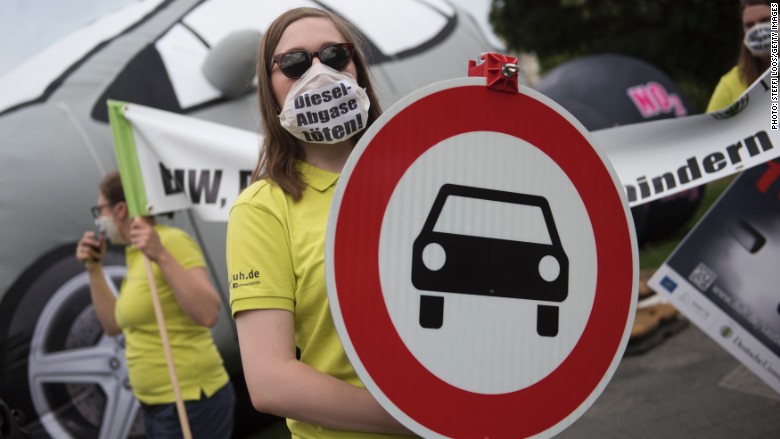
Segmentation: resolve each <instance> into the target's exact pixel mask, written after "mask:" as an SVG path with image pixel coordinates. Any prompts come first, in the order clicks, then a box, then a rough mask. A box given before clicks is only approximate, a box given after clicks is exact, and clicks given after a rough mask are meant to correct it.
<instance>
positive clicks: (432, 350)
mask: <svg viewBox="0 0 780 439" xmlns="http://www.w3.org/2000/svg"><path fill="white" fill-rule="evenodd" d="M518 164H522V167H520V168H518ZM445 184H457V185H463V186H468V187H475V188H485V189H490V190H500V191H506V192H512V193H522V194H530V195H537V196H542V197H544V198H545V199H547V201H548V202H549V205H550V210H551V214H552V217H553V219H554V223H555V226H556V228H557V232H558V235H559V236H560V243H561V246H562V248H563V252H564V253H565V254H566V255H567V257H568V260H569V266H570V267H574V268H576V270H575V269H573V270H569V282H568V285H567V288H568V294H567V296H566V299H565V300H564V301H562V302H560V303H556V302H545V301H539V300H528V299H523V298H512V297H486V296H484V295H475V294H468V293H466V294H452V293H448V292H431V291H425V290H419V289H417V288H415V286H414V285H413V283H412V262H411V261H412V254H413V244H414V242H415V239H416V238H417V236H418V235H419V234H420V233H421V231H422V230H423V228H424V226H425V223H426V219H427V218H428V216H429V213H430V210H431V207H432V206H433V204H434V200H435V199H436V196H437V194H438V192H439V188H441V187H442V186H444V185H445ZM382 224H383V226H382V234H381V239H380V245H379V272H380V277H381V281H382V292H383V294H384V300H385V302H386V303H387V309H388V312H389V313H390V318H391V319H392V321H393V324H394V326H395V329H396V330H397V331H398V333H399V335H400V336H401V339H402V340H403V342H404V344H405V345H406V346H407V347H408V348H409V350H410V351H411V352H412V354H413V355H414V357H415V358H416V359H417V360H418V361H420V363H422V364H423V366H425V367H426V368H427V369H428V370H430V371H431V372H432V373H434V374H435V375H436V376H438V377H439V378H441V379H443V380H444V381H446V382H448V383H449V384H452V385H453V386H455V387H458V388H460V389H463V390H467V391H471V392H478V393H486V394H500V393H507V392H512V391H516V390H520V389H523V388H525V387H527V386H529V385H531V384H534V383H535V382H537V381H539V380H540V379H542V378H544V377H545V376H546V375H547V374H549V373H550V372H551V371H552V370H554V369H555V368H556V367H557V366H559V365H560V363H561V362H562V361H563V360H564V359H565V358H566V356H567V355H568V353H569V352H571V350H572V348H573V347H574V345H575V344H576V342H577V341H578V340H579V338H580V335H581V334H582V332H583V330H584V328H585V324H586V323H587V318H588V316H589V314H590V313H589V310H590V309H591V307H592V305H593V299H594V293H595V284H596V279H595V278H596V266H595V262H596V244H595V241H594V237H593V230H592V228H591V225H590V221H589V219H588V214H587V211H586V210H585V206H584V205H583V203H582V200H581V199H580V197H579V195H578V193H577V189H576V188H575V187H574V186H573V185H572V183H571V181H569V179H568V178H567V177H566V174H565V173H564V172H563V171H562V170H561V168H560V167H559V166H558V165H557V164H556V163H555V162H554V161H553V160H551V159H550V157H548V156H547V155H546V154H544V153H543V152H541V151H540V150H539V149H538V148H536V147H534V146H533V145H530V144H528V143H527V142H525V141H524V140H522V139H518V138H516V137H512V136H509V135H506V134H502V133H496V132H471V133H465V134H461V135H458V136H455V137H451V138H449V139H446V140H444V141H442V142H441V143H439V144H437V145H435V146H434V147H432V148H430V149H429V150H428V151H427V152H425V153H424V154H422V155H421V156H420V157H419V158H418V159H417V160H416V161H415V162H414V164H413V165H412V166H411V167H410V168H409V169H408V170H407V172H406V173H405V174H404V176H403V177H402V178H401V180H400V181H399V183H398V185H397V186H396V189H395V191H394V192H393V195H392V197H391V198H390V203H389V204H388V206H387V211H386V212H385V215H384V220H383V222H382ZM434 231H435V232H436V231H440V232H441V233H447V234H450V235H456V236H467V237H468V236H474V237H477V238H487V240H490V239H500V240H502V241H506V242H509V243H511V245H512V246H513V247H514V249H515V251H516V252H517V253H518V255H516V257H515V260H516V261H517V263H520V262H521V259H522V258H521V257H520V256H521V254H522V253H528V252H529V250H528V249H527V247H528V246H529V244H530V245H534V244H536V245H539V244H544V243H547V244H549V245H551V244H552V242H551V241H550V231H549V230H547V228H546V224H545V221H544V217H543V212H542V211H541V209H539V208H538V207H536V208H530V207H529V206H528V205H523V204H513V203H505V202H496V201H488V200H483V199H477V198H468V197H456V196H450V197H449V198H448V199H447V202H446V203H445V205H444V208H443V209H442V211H441V213H440V214H439V217H438V220H437V222H436V224H435V226H434ZM404 256H405V257H404ZM474 256H475V257H479V255H474ZM453 257H456V256H453ZM445 259H446V258H445ZM539 262H540V261H539V260H535V261H531V262H530V263H532V264H533V265H534V266H533V267H531V268H532V270H531V271H533V272H536V273H537V276H540V275H539V274H538V271H539V270H538V265H539ZM444 263H445V264H446V261H445V262H444ZM426 265H427V264H426ZM477 265H478V262H476V261H475V262H474V263H473V266H472V267H473V271H472V272H465V273H461V276H480V275H483V276H485V275H487V274H488V273H480V272H479V267H477ZM519 268H520V267H518V269H519ZM518 273H519V271H518ZM508 275H509V276H512V274H511V273H509V274H508ZM514 281H515V282H516V283H517V285H518V289H520V286H521V285H523V284H530V283H531V282H530V281H529V279H523V278H522V277H521V276H517V277H515V279H514ZM489 282H490V281H489V280H487V279H486V284H487V283H489ZM424 294H429V295H435V296H437V297H442V298H443V299H444V315H443V323H444V324H443V325H442V326H441V327H440V328H435V329H433V328H424V327H422V326H421V325H420V323H419V313H420V296H421V295H424ZM540 304H543V305H553V306H558V308H559V326H560V327H559V331H558V334H557V335H556V336H554V337H542V336H539V335H538V334H537V331H536V320H537V306H538V305H540Z"/></svg>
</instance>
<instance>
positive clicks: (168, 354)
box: [143, 255, 192, 439]
mask: <svg viewBox="0 0 780 439" xmlns="http://www.w3.org/2000/svg"><path fill="white" fill-rule="evenodd" d="M143 258H144V266H145V267H146V277H147V278H148V279H149V289H150V291H151V296H152V305H154V316H155V318H156V319H157V327H158V328H159V329H160V339H161V340H162V346H163V351H164V352H165V361H166V362H167V363H168V375H170V377H171V385H172V386H173V394H174V396H175V398H176V411H177V412H178V414H179V423H180V424H181V431H182V434H183V435H184V439H192V432H191V431H190V422H189V419H188V418H187V411H186V410H185V409H184V399H182V396H181V388H180V387H179V377H178V376H177V375H176V367H175V366H174V364H173V351H171V343H170V340H169V339H168V329H167V328H166V326H165V317H164V316H163V312H162V305H161V304H160V294H159V293H158V292H157V283H156V282H155V281H154V272H153V271H152V263H151V262H150V261H149V258H148V257H146V255H143Z"/></svg>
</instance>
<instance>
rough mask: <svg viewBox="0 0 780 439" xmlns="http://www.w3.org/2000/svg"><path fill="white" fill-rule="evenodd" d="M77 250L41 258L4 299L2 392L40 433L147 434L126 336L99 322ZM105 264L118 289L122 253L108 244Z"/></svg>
mask: <svg viewBox="0 0 780 439" xmlns="http://www.w3.org/2000/svg"><path fill="white" fill-rule="evenodd" d="M73 249H74V247H73V246H72V245H71V246H65V247H63V248H60V249H58V250H56V251H54V252H52V253H50V254H48V255H47V256H45V257H43V258H41V260H40V261H39V262H38V263H36V264H34V266H33V267H32V268H30V269H29V270H27V271H26V272H25V274H24V275H23V276H22V277H21V278H20V280H19V281H18V282H17V283H16V284H14V286H13V287H11V289H10V291H9V292H8V294H6V297H5V298H4V300H3V302H2V303H0V396H2V398H3V399H4V400H5V401H6V403H7V404H8V405H9V406H10V407H14V408H17V409H21V410H22V411H23V412H24V414H25V415H26V417H27V420H28V421H30V422H31V423H30V424H28V425H27V428H28V429H29V430H30V432H31V433H33V434H34V435H35V437H38V436H39V435H48V436H51V437H54V438H57V439H60V438H79V439H81V438H128V437H139V438H140V437H143V421H142V417H141V416H140V415H139V410H138V409H139V404H138V402H137V401H136V399H135V398H134V396H133V394H132V390H131V389H130V385H129V381H128V378H127V368H126V365H125V354H124V338H123V337H122V336H121V335H120V336H118V337H108V336H106V335H105V333H104V332H103V330H102V328H101V327H100V324H99V322H98V320H97V316H96V315H95V313H94V311H93V309H92V303H91V300H90V295H89V283H88V279H87V275H86V273H85V271H84V269H83V267H81V266H80V265H79V264H78V262H77V261H76V260H75V258H74V257H73V254H74V250H73ZM103 265H104V271H105V274H106V277H107V278H108V281H109V285H111V286H112V288H113V289H114V290H115V293H116V290H117V289H118V288H119V285H120V282H121V281H122V279H123V278H124V276H125V273H126V267H125V266H124V255H123V254H122V252H121V251H117V249H110V251H109V252H108V253H107V255H106V258H105V260H104V264H103Z"/></svg>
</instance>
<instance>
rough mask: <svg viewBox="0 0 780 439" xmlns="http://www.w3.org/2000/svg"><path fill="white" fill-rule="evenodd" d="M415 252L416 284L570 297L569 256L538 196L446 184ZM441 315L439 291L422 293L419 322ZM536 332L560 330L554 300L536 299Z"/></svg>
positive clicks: (436, 322)
mask: <svg viewBox="0 0 780 439" xmlns="http://www.w3.org/2000/svg"><path fill="white" fill-rule="evenodd" d="M412 253H413V255H412V284H413V285H414V287H415V288H417V289H419V290H423V291H435V292H442V293H461V294H472V295H479V296H491V297H509V298H515V299H527V300H536V301H543V302H558V303H559V302H562V301H563V300H565V299H566V297H567V295H568V286H569V260H568V258H567V257H566V254H565V253H564V251H563V247H562V246H561V242H560V239H559V237H558V232H557V230H556V228H555V223H554V221H553V217H552V212H551V211H550V206H549V203H548V202H547V199H546V198H544V197H541V196H536V195H528V194H521V193H514V192H506V191H499V190H493V189H484V188H478V187H469V186H460V185H455V184H445V185H443V186H442V187H441V188H440V189H439V193H438V195H437V196H436V200H435V201H434V203H433V207H432V208H431V211H430V213H429V214H428V218H427V220H426V221H425V225H424V226H423V229H422V231H421V232H420V234H419V235H418V236H417V239H415V241H414V244H413V247H412ZM443 320H444V297H442V296H437V295H430V294H423V295H422V296H421V299H420V325H421V326H422V327H424V328H441V327H442V325H443ZM536 330H537V333H538V334H539V335H541V336H546V337H554V336H556V335H557V334H558V306H557V305H547V304H540V305H538V312H537V325H536Z"/></svg>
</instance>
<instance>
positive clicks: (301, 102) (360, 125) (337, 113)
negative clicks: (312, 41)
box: [279, 63, 371, 143]
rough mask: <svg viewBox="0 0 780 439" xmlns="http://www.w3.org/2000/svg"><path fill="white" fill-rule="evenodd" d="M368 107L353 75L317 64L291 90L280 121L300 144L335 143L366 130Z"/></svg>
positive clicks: (364, 95) (365, 98)
mask: <svg viewBox="0 0 780 439" xmlns="http://www.w3.org/2000/svg"><path fill="white" fill-rule="evenodd" d="M370 105H371V103H370V102H369V100H368V96H367V95H366V90H365V89H363V88H361V87H360V86H359V85H358V84H357V82H356V81H355V79H354V78H353V77H352V75H350V74H348V73H343V72H337V71H336V70H333V69H332V68H330V67H328V66H326V65H325V64H322V63H317V64H314V65H312V66H311V67H310V68H309V70H307V71H306V73H304V74H303V76H301V77H300V79H298V81H296V82H295V84H294V85H293V86H292V88H291V89H290V92H289V93H288V94H287V98H286V99H285V101H284V106H283V107H282V111H281V113H279V122H281V124H282V127H283V128H284V129H286V130H287V131H289V132H290V134H292V135H293V136H295V137H297V138H298V139H301V140H303V141H306V142H313V143H338V142H343V141H344V140H347V139H349V138H350V137H352V136H354V135H355V134H357V133H359V132H360V131H361V130H363V129H364V128H365V127H366V123H367V122H368V108H369V107H370Z"/></svg>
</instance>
